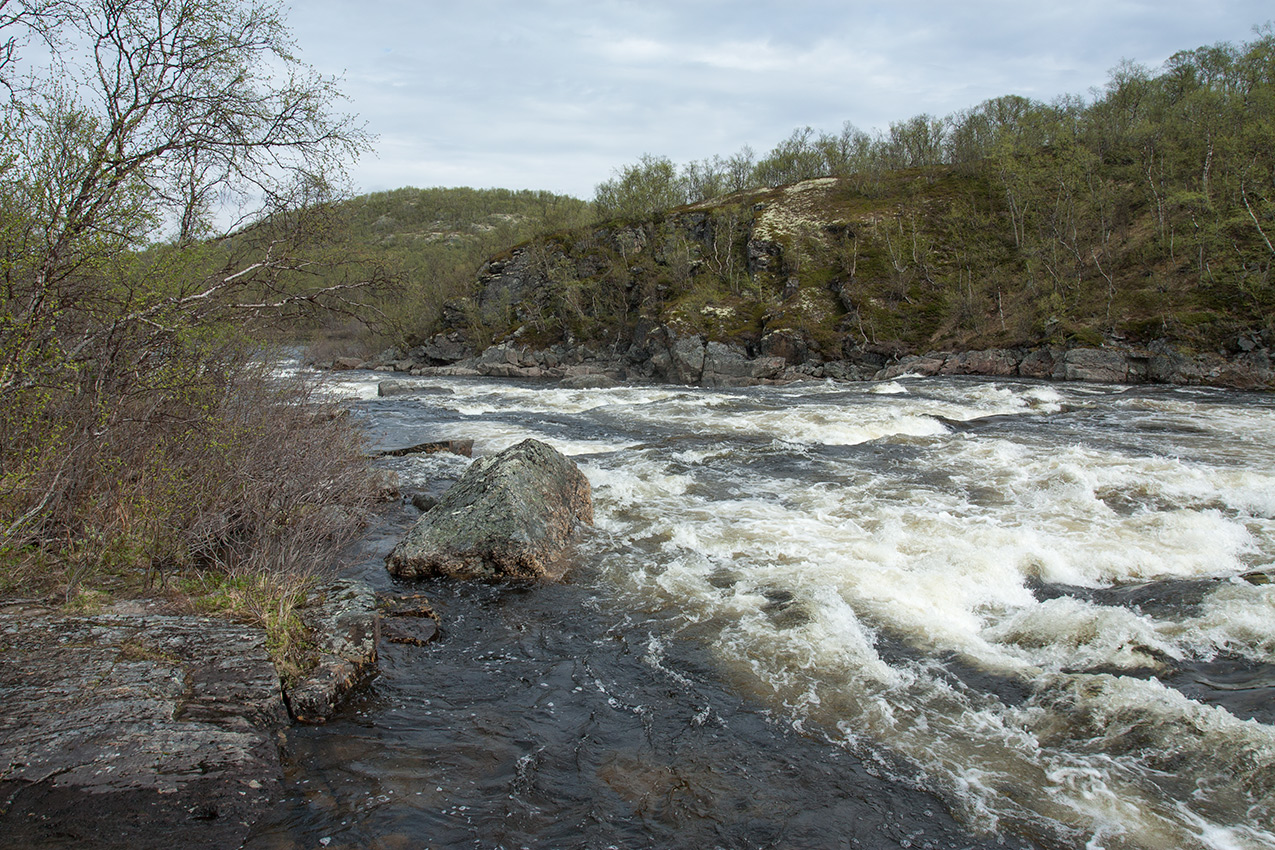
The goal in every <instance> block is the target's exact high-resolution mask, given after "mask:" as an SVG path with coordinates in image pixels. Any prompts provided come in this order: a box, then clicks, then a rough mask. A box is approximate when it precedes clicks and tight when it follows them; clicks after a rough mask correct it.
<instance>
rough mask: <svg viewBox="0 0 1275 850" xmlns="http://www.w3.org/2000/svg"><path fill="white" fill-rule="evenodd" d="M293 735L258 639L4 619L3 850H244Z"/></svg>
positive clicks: (226, 629) (0, 631)
mask: <svg viewBox="0 0 1275 850" xmlns="http://www.w3.org/2000/svg"><path fill="white" fill-rule="evenodd" d="M287 720H288V718H287V714H286V712H285V711H284V708H283V698H282V694H281V692H280V688H279V677H278V675H277V674H276V672H275V669H274V666H273V665H272V664H271V663H270V659H269V657H268V656H267V654H266V649H265V634H264V633H263V632H262V631H261V630H259V629H253V628H250V627H248V626H243V625H238V624H235V623H227V622H224V621H219V620H209V619H205V618H200V617H174V616H159V615H147V616H119V615H98V616H93V617H67V616H60V615H58V614H56V613H53V612H47V613H42V612H31V611H23V612H20V613H18V614H12V615H0V801H2V803H0V848H10V847H13V848H19V847H21V848H26V847H97V848H127V850H145V848H152V847H160V846H165V847H168V846H171V845H172V842H173V836H175V835H180V836H181V841H180V844H181V846H182V847H192V848H221V847H238V846H239V845H240V844H241V843H242V842H243V840H244V838H245V837H246V836H247V833H248V830H249V825H250V824H251V823H252V822H253V821H254V820H255V819H256V818H257V817H259V816H260V815H261V814H262V813H263V812H264V811H266V809H267V808H268V806H269V805H270V800H271V798H272V797H274V796H275V795H277V793H278V791H279V788H280V783H281V780H282V770H281V768H280V764H279V752H278V747H279V740H278V735H279V734H280V733H281V731H282V729H283V728H284V727H285V725H286V724H287Z"/></svg>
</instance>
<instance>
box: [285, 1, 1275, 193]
mask: <svg viewBox="0 0 1275 850" xmlns="http://www.w3.org/2000/svg"><path fill="white" fill-rule="evenodd" d="M291 8H292V11H291V13H290V15H289V21H290V23H291V26H292V30H293V33H294V35H295V36H296V40H297V44H298V47H299V52H300V56H301V58H302V59H304V60H305V61H307V62H308V63H310V64H311V65H313V66H315V67H316V68H317V69H319V70H320V71H322V72H324V73H327V74H339V75H342V76H343V78H344V82H343V84H342V88H343V90H344V91H345V92H346V93H347V95H348V96H349V99H350V102H349V103H348V104H347V107H348V109H349V111H351V112H354V113H356V114H357V115H358V116H359V117H360V118H361V119H362V120H363V121H364V122H366V125H367V128H368V130H369V131H371V132H372V133H373V134H375V135H376V136H377V142H376V151H377V152H376V154H375V155H369V156H367V157H365V158H364V159H363V160H362V161H360V162H359V163H357V164H356V165H355V166H354V167H353V169H352V176H353V179H354V182H355V184H356V186H357V187H358V189H359V190H361V191H378V190H383V189H393V188H398V187H402V186H418V187H429V186H474V187H492V186H498V187H504V188H511V189H549V190H552V191H555V192H562V193H566V194H572V195H576V196H577V197H582V198H589V197H592V195H593V188H594V186H596V185H597V184H598V183H599V182H601V181H602V180H605V179H607V178H608V177H610V176H611V175H612V173H613V170H614V169H616V168H617V167H619V166H622V165H625V164H628V163H631V162H633V161H635V160H636V159H637V158H638V157H639V156H641V155H642V154H643V153H652V154H656V155H662V156H668V157H670V158H671V159H673V160H674V161H675V162H678V163H685V162H687V161H689V160H693V159H703V158H705V157H710V156H712V155H714V154H720V155H722V156H727V155H729V154H731V153H734V152H735V151H738V150H739V149H740V148H741V147H742V146H744V145H749V146H751V147H752V148H753V149H754V150H755V151H756V152H757V153H758V154H759V155H764V154H765V153H766V152H767V151H769V150H770V149H771V148H772V147H774V146H775V144H777V143H778V142H779V141H781V140H782V139H783V138H785V137H787V136H788V135H789V134H790V133H791V132H792V131H793V130H794V129H796V128H798V127H802V126H807V125H809V126H811V127H814V128H815V129H816V130H824V131H828V132H837V131H839V130H840V128H841V126H842V124H843V123H844V122H845V121H851V122H853V123H854V124H855V125H856V126H858V127H860V128H862V129H864V130H868V131H869V132H871V131H874V130H878V129H882V130H883V129H886V128H887V127H888V126H889V123H890V122H891V121H897V120H902V119H905V118H908V117H910V116H912V115H915V114H917V113H921V112H929V113H931V114H934V115H940V116H941V115H947V114H949V113H951V112H953V111H955V110H958V109H963V108H965V107H969V106H973V105H975V104H977V103H979V102H981V101H983V100H986V99H987V98H989V97H995V96H998V95H1003V94H1020V95H1025V96H1027V97H1032V98H1036V99H1040V100H1051V99H1053V98H1054V97H1056V96H1058V95H1062V94H1086V93H1087V92H1089V91H1090V89H1092V88H1094V87H1101V86H1102V85H1103V83H1104V82H1105V81H1106V80H1107V76H1108V71H1109V70H1110V69H1111V68H1113V67H1114V66H1116V65H1117V64H1118V63H1120V62H1121V61H1122V60H1125V59H1128V60H1133V61H1136V62H1139V63H1142V64H1144V65H1147V66H1149V67H1151V68H1153V69H1155V68H1158V67H1159V66H1160V64H1161V63H1163V62H1164V60H1165V59H1167V58H1168V57H1169V56H1170V55H1171V54H1172V53H1174V52H1176V51H1178V50H1181V49H1187V48H1192V47H1198V46H1200V45H1204V44H1213V43H1215V42H1218V41H1229V42H1243V41H1247V40H1249V39H1251V38H1252V37H1253V31H1252V28H1253V26H1254V25H1257V24H1262V23H1265V22H1267V21H1269V20H1270V19H1271V18H1273V17H1275V7H1272V6H1271V4H1270V2H1269V0H1260V2H1258V0H1194V2H1182V0H1146V2H1143V1H1142V0H1136V2H1135V0H1053V2H1047V3H1041V2H1036V0H1019V2H1013V3H1011V2H1000V0H965V2H959V0H945V2H930V0H916V2H910V1H909V0H896V2H890V0H877V2H870V3H869V2H860V0H841V2H836V0H640V2H634V0H298V2H295V3H293V4H292V7H291Z"/></svg>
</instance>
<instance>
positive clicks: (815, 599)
mask: <svg viewBox="0 0 1275 850" xmlns="http://www.w3.org/2000/svg"><path fill="white" fill-rule="evenodd" d="M383 377H385V376H384V375H381V374H377V373H366V372H365V373H346V374H344V375H342V376H340V377H338V378H336V379H334V380H333V381H332V385H331V389H332V391H333V392H336V393H339V394H341V395H342V396H344V397H346V398H348V399H350V403H351V405H352V407H353V408H354V409H355V411H356V414H357V415H358V416H360V417H361V418H362V420H363V422H364V423H365V425H366V428H367V430H368V433H369V435H370V437H371V439H372V441H373V443H374V444H376V445H378V446H381V447H394V446H404V445H409V444H412V443H415V442H421V441H425V440H431V439H452V438H472V439H473V440H474V446H475V454H477V455H480V454H491V453H494V452H497V451H499V450H501V449H503V448H506V447H508V446H510V445H512V444H514V443H516V442H518V441H521V440H522V439H524V438H527V437H535V438H538V439H541V440H544V441H546V442H548V443H550V444H551V445H553V446H555V447H557V448H558V449H559V450H561V451H562V452H564V453H565V454H567V455H569V456H570V457H572V458H573V459H574V460H575V461H576V462H577V463H578V464H579V465H580V467H581V469H582V470H583V471H584V472H585V474H586V475H587V477H588V478H589V480H590V482H591V483H592V486H593V495H594V508H595V514H596V527H595V528H594V529H593V530H591V531H589V532H588V533H587V534H586V535H585V536H584V537H583V538H582V539H581V541H580V542H579V544H578V545H577V546H576V548H575V551H574V553H573V562H574V564H575V566H574V567H573V570H572V571H571V573H570V574H569V576H568V579H567V581H565V582H564V583H561V584H533V583H517V584H502V585H492V584H457V583H452V582H447V581H441V580H440V581H422V582H398V581H396V580H393V579H391V578H390V577H389V576H388V575H387V574H386V573H385V571H384V567H383V564H382V560H383V558H384V556H385V554H386V553H387V552H388V551H389V548H390V547H391V546H392V545H393V543H394V542H395V540H396V539H397V537H398V535H400V534H401V533H402V532H403V530H404V529H405V528H406V527H408V525H410V523H411V522H412V521H413V520H414V518H415V517H416V516H417V512H416V511H415V510H414V509H413V508H411V507H409V506H407V505H401V506H394V507H392V508H391V509H390V510H389V511H387V512H386V513H385V514H384V516H383V517H382V518H381V520H380V522H379V524H378V525H377V526H376V527H374V528H373V529H371V530H370V531H369V533H368V535H367V536H366V538H365V539H364V540H363V541H362V543H361V545H360V547H359V549H358V552H357V553H356V554H355V555H353V556H352V558H351V562H352V563H351V569H352V571H353V572H354V573H355V574H357V575H360V576H362V577H364V578H366V579H367V580H369V581H370V582H372V583H373V584H375V585H376V586H377V587H378V588H381V589H383V590H385V591H386V592H390V593H400V594H402V593H418V592H419V593H424V594H425V595H426V596H428V597H429V598H430V600H431V601H432V602H433V604H434V606H435V608H436V610H437V611H438V612H439V614H440V615H441V618H442V639H441V640H439V641H437V642H435V643H433V644H430V645H427V646H424V647H417V646H407V645H398V644H383V646H382V657H381V671H380V674H379V675H378V676H377V678H376V679H375V680H374V681H372V682H371V683H370V684H369V685H368V686H367V687H366V688H364V689H363V690H362V691H360V692H359V694H358V696H357V698H356V699H354V700H353V701H352V702H351V704H350V705H349V706H348V707H347V708H346V710H345V711H344V712H343V713H342V714H341V715H340V716H339V717H338V718H337V719H336V720H335V721H334V722H332V723H330V724H328V725H327V726H324V727H318V728H294V729H293V730H292V731H291V732H290V733H289V741H288V754H289V757H288V764H289V774H288V788H289V792H288V797H287V799H286V800H284V801H283V802H282V803H281V804H280V805H279V806H278V807H277V809H276V810H275V812H274V814H273V815H272V817H271V818H269V819H268V820H267V821H265V822H263V823H262V824H260V825H259V827H258V828H257V830H256V832H255V834H254V837H253V838H252V840H251V841H250V842H249V844H248V846H249V847H250V848H302V847H304V848H313V847H328V848H354V847H360V848H362V847H378V848H381V847H383V848H400V847H402V848H407V847H412V848H416V847H431V848H459V847H474V848H479V847H481V848H522V847H527V848H609V847H616V848H637V847H661V848H666V847H675V848H683V847H684V848H696V850H709V848H717V847H721V848H753V847H756V848H762V847H783V848H789V847H791V848H840V847H847V848H893V847H900V848H907V847H912V848H974V847H979V848H982V847H1011V848H1012V847H1051V848H1052V847H1075V848H1094V850H1097V849H1098V848H1106V850H1116V848H1147V849H1148V850H1150V849H1151V848H1218V850H1231V849H1232V848H1240V849H1241V850H1247V848H1275V725H1273V724H1275V583H1263V581H1264V579H1265V578H1266V576H1267V574H1275V398H1272V397H1271V396H1270V395H1257V394H1241V393H1235V392H1228V391H1222V390H1212V389H1204V388H1146V387H1143V388H1127V387H1117V386H1105V385H1091V384H1044V383H1031V382H1019V381H1008V380H995V381H992V380H982V379H956V378H952V379H936V378H928V379H916V380H899V381H895V382H889V383H864V384H834V383H809V384H801V385H790V386H786V387H757V388H748V389H729V390H722V389H702V388H689V387H672V386H629V387H617V388H612V389H588V390H581V389H562V388H554V387H551V386H536V385H532V384H527V383H513V382H501V381H495V380H478V379H474V380H469V379H459V378H454V379H442V378H439V379H428V378H418V379H413V380H414V381H415V382H416V383H417V384H418V388H417V391H416V392H413V393H411V394H407V395H398V396H393V397H388V398H377V396H376V381H377V380H378V379H379V378H383ZM387 463H389V464H390V465H391V466H392V467H393V468H394V469H395V470H396V472H397V473H398V474H399V476H400V479H401V481H402V483H403V488H404V491H405V492H407V493H411V492H416V491H428V492H432V493H441V492H442V491H443V490H444V489H445V488H446V486H448V485H449V484H450V483H451V482H452V481H454V480H455V479H456V478H457V477H458V476H459V475H460V474H461V473H462V472H463V470H464V467H465V465H466V463H467V461H466V459H464V458H459V457H455V456H451V455H418V456H413V457H406V458H396V459H393V460H392V461H387Z"/></svg>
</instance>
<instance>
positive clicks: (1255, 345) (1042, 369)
mask: <svg viewBox="0 0 1275 850" xmlns="http://www.w3.org/2000/svg"><path fill="white" fill-rule="evenodd" d="M1237 351H1238V353H1236V354H1233V355H1223V354H1221V353H1207V354H1186V353H1183V352H1181V351H1178V350H1176V349H1174V348H1172V347H1171V346H1169V345H1167V344H1152V345H1151V346H1149V347H1146V348H1142V347H1137V346H1130V345H1123V344H1117V343H1113V344H1111V345H1108V346H1105V347H1102V348H1083V347H1075V348H1061V347H1054V346H1043V347H1038V348H998V349H988V350H983V351H963V352H929V353H925V354H900V353H898V352H890V351H886V350H878V349H873V348H871V347H865V348H859V349H852V350H850V351H847V352H845V356H844V357H842V358H840V359H835V360H824V359H820V358H817V357H814V356H812V355H811V352H810V350H809V347H808V346H806V345H805V344H804V343H803V341H802V340H801V338H800V337H799V336H798V335H795V334H790V333H786V332H776V333H773V334H770V335H768V336H766V337H764V338H763V339H762V341H761V344H760V346H759V347H758V348H757V350H755V351H750V350H748V349H745V348H744V347H742V346H739V345H728V344H725V343H720V342H713V341H708V340H705V339H704V338H703V337H701V336H677V335H676V334H675V333H673V332H672V331H671V330H670V329H669V328H667V327H665V326H662V325H654V326H650V327H645V328H642V329H640V332H639V334H638V335H637V337H636V338H635V339H634V341H633V342H632V343H629V344H627V345H617V346H611V347H607V348H598V347H594V346H588V345H575V346H572V345H565V344H559V345H555V346H552V347H550V348H547V349H536V348H533V347H531V346H526V345H522V344H520V343H518V342H517V341H506V342H503V343H501V344H499V345H494V346H491V347H488V348H486V349H484V350H483V351H481V352H474V351H473V350H472V349H471V348H469V347H468V346H467V345H466V344H465V343H464V341H463V339H462V338H460V337H459V336H452V337H446V336H441V335H440V336H439V337H436V338H435V339H433V340H431V341H430V342H429V343H427V344H425V345H420V346H417V347H415V348H412V349H410V350H408V351H398V350H394V349H391V350H388V351H385V352H382V353H381V354H379V355H377V356H376V357H373V358H369V359H366V360H363V359H358V358H338V359H336V360H333V361H326V362H321V363H315V364H314V365H315V366H316V367H319V368H330V369H375V370H379V371H384V372H396V373H407V374H412V375H450V376H470V377H477V376H482V377H498V378H526V379H532V380H556V381H562V382H564V383H565V384H567V385H569V386H576V387H581V388H585V387H594V386H607V385H609V384H612V383H620V382H626V381H636V382H663V383H674V384H690V385H698V386H707V387H736V386H751V385H756V384H777V383H791V382H794V381H803V380H823V379H832V380H838V381H868V380H877V381H880V380H890V379H893V378H897V377H901V376H903V375H919V376H929V375H986V376H991V377H1020V378H1034V379H1041V380H1053V381H1095V382H1102V383H1121V384H1174V385H1189V386H1196V385H1201V386H1217V387H1230V388H1235V389H1245V390H1252V389H1275V361H1273V360H1272V356H1271V351H1270V349H1269V348H1268V347H1267V346H1266V345H1265V344H1264V342H1263V340H1261V339H1254V338H1248V337H1246V338H1244V339H1241V340H1239V341H1238V343H1237ZM390 391H392V388H391V390H390Z"/></svg>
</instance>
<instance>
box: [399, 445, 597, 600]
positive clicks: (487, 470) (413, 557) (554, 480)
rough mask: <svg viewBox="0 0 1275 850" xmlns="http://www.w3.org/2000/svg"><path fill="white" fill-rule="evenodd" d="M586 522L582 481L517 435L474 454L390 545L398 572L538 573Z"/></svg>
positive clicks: (557, 457) (566, 464)
mask: <svg viewBox="0 0 1275 850" xmlns="http://www.w3.org/2000/svg"><path fill="white" fill-rule="evenodd" d="M592 522H593V498H592V492H591V490H590V487H589V481H588V479H586V478H585V477H584V474H583V473H582V472H580V470H579V468H578V467H577V466H576V465H575V464H574V463H572V462H571V461H570V460H568V459H567V458H566V457H564V456H563V455H562V454H561V453H559V452H558V451H556V450H555V449H553V448H552V447H550V446H548V445H546V444H545V443H542V442H540V441H538V440H524V441H523V442H521V443H519V444H518V445H516V446H513V447H511V448H508V449H506V450H505V451H503V452H501V453H500V454H498V455H494V456H492V457H486V458H479V459H478V460H476V461H474V463H473V464H472V465H471V466H470V467H469V469H468V470H466V472H465V474H464V475H463V476H462V477H461V479H460V481H458V482H457V483H456V484H455V485H454V486H453V487H452V488H451V489H450V490H448V491H447V493H446V494H444V495H443V497H442V499H441V500H440V501H439V503H438V505H437V506H436V507H435V508H434V509H433V510H431V511H429V513H426V514H424V515H422V516H421V518H420V519H419V520H418V521H417V523H416V525H414V526H413V527H412V529H411V530H410V531H408V533H407V534H406V536H404V538H403V539H402V540H401V541H400V542H399V544H398V545H397V546H395V547H394V551H392V552H391V553H390V555H389V557H388V558H386V568H387V569H388V570H389V571H390V572H391V573H393V574H394V575H397V576H407V577H416V576H432V575H446V576H453V577H456V578H492V577H514V578H540V577H544V576H547V575H550V576H551V575H553V574H554V573H556V572H557V570H556V569H555V562H556V561H557V560H558V558H559V556H560V555H561V553H562V551H563V549H565V548H566V546H567V544H568V542H569V541H570V538H571V535H572V533H573V532H574V531H575V530H576V528H577V527H579V526H580V525H581V524H586V525H587V524H592Z"/></svg>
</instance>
